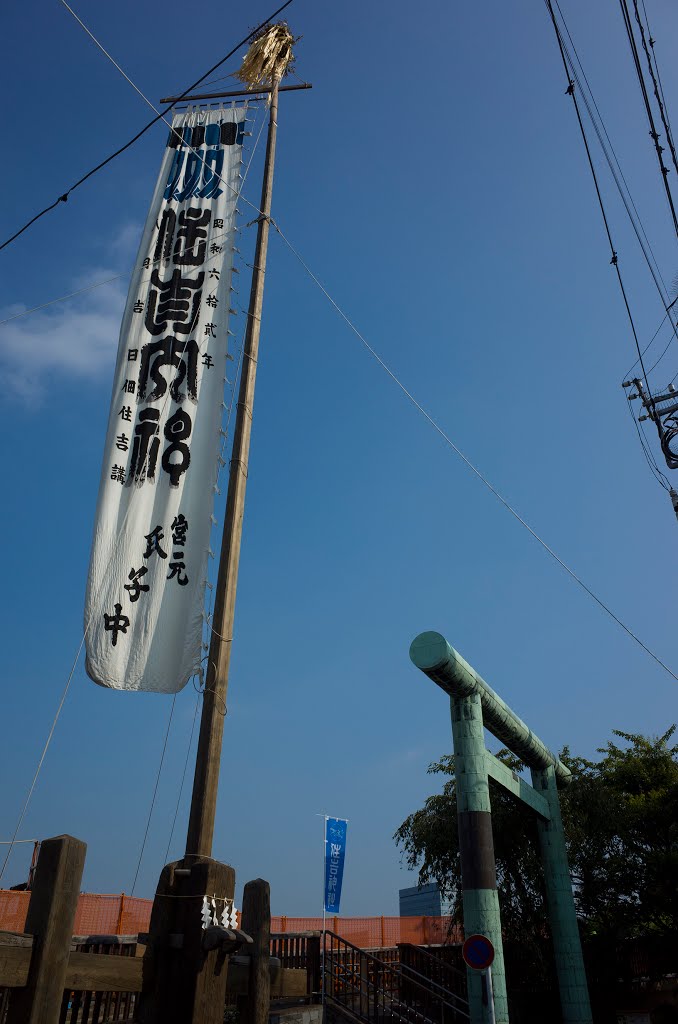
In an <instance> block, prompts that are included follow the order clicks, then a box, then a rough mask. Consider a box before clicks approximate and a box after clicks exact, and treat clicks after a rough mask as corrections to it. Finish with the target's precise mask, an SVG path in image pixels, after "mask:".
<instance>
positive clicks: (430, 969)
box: [398, 942, 468, 1001]
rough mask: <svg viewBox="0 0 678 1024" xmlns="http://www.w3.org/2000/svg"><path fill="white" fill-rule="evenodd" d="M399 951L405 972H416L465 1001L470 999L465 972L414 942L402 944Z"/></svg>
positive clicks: (399, 945)
mask: <svg viewBox="0 0 678 1024" xmlns="http://www.w3.org/2000/svg"><path fill="white" fill-rule="evenodd" d="M446 948H447V949H451V948H452V947H446ZM398 950H399V953H400V964H401V967H402V970H403V971H405V972H406V973H407V972H408V971H414V972H415V973H416V974H418V975H420V976H422V977H424V978H426V979H428V980H429V981H431V982H432V983H433V984H437V985H440V986H441V988H443V989H445V990H446V991H447V992H452V993H454V995H456V996H460V997H461V998H462V999H463V1000H464V1001H466V1000H467V999H468V993H467V984H466V971H465V970H461V969H460V968H459V967H455V966H454V964H451V963H449V961H448V960H445V959H443V957H441V956H439V955H437V954H436V953H433V952H431V950H430V949H425V948H423V947H422V946H416V945H415V944H414V943H412V942H400V943H399V944H398Z"/></svg>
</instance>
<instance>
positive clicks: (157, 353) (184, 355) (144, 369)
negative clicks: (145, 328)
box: [137, 336, 198, 403]
mask: <svg viewBox="0 0 678 1024" xmlns="http://www.w3.org/2000/svg"><path fill="white" fill-rule="evenodd" d="M164 366H168V367H174V369H175V370H176V372H174V371H172V372H171V378H170V395H171V396H172V399H173V400H174V401H175V402H179V403H181V402H183V401H184V399H185V398H186V395H185V393H184V392H183V391H182V390H181V388H182V386H183V384H184V382H185V383H186V391H187V392H188V394H189V397H190V398H192V399H193V400H194V401H195V400H196V399H197V397H198V344H197V342H195V341H180V340H179V339H178V338H173V337H171V336H169V337H167V338H163V339H162V341H149V342H148V344H147V345H144V347H143V348H142V350H141V369H140V371H139V390H138V392H137V401H139V402H142V401H147V402H155V401H157V400H158V399H159V398H162V397H163V396H164V394H165V392H166V391H167V381H166V380H165V377H164V375H163V372H162V368H163V367H164ZM149 380H150V381H152V383H153V385H154V387H153V388H152V390H151V393H150V394H149V395H148V398H147V397H146V389H147V387H148V383H149Z"/></svg>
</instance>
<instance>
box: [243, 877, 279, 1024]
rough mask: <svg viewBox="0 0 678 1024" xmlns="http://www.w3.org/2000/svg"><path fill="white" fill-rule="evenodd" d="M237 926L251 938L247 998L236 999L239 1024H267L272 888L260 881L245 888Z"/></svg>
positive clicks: (260, 879) (269, 991)
mask: <svg viewBox="0 0 678 1024" xmlns="http://www.w3.org/2000/svg"><path fill="white" fill-rule="evenodd" d="M240 923H241V926H242V929H243V931H244V932H247V934H248V935H251V936H252V940H253V942H252V945H251V946H249V947H248V953H249V956H250V973H249V984H248V989H247V996H245V997H241V998H239V999H238V1009H239V1010H240V1022H241V1024H268V1014H269V1009H270V1004H271V971H270V966H269V963H270V955H271V887H270V885H269V884H268V882H265V881H264V879H263V878H255V879H254V881H253V882H248V883H247V884H246V886H245V889H244V892H243V897H242V916H241V919H240Z"/></svg>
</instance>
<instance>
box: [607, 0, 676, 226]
mask: <svg viewBox="0 0 678 1024" xmlns="http://www.w3.org/2000/svg"><path fill="white" fill-rule="evenodd" d="M619 4H620V7H621V11H622V18H623V19H624V26H625V28H626V35H627V36H628V40H629V46H630V47H631V56H632V57H633V64H634V67H635V69H636V76H637V78H638V84H639V86H640V92H641V95H642V97H643V103H644V104H645V112H646V114H647V119H648V122H649V125H650V137H651V139H652V142H653V143H654V148H655V152H656V154H657V160H658V162H659V170H660V172H661V176H662V182H663V184H664V191H665V192H666V198H667V200H668V204H669V209H670V210H671V216H672V218H673V226H674V228H675V231H676V234H677V235H678V216H677V215H676V208H675V206H674V204H673V196H672V195H671V187H670V185H669V180H668V176H669V169H668V167H667V166H666V164H665V163H664V158H663V156H662V152H663V149H662V147H661V146H660V145H659V138H660V136H659V133H658V131H657V129H656V127H655V123H654V115H653V113H652V105H651V104H650V97H649V96H648V94H647V86H646V84H645V76H644V75H643V69H642V67H641V63H640V55H639V53H638V47H637V45H636V38H635V35H634V32H633V24H632V22H631V14H630V12H629V8H628V4H627V2H626V0H619Z"/></svg>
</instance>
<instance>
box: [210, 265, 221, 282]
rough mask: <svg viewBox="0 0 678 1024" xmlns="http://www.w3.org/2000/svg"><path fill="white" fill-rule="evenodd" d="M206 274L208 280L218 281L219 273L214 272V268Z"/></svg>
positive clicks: (217, 271) (218, 271)
mask: <svg viewBox="0 0 678 1024" xmlns="http://www.w3.org/2000/svg"><path fill="white" fill-rule="evenodd" d="M208 273H209V276H210V278H214V279H215V280H216V281H218V280H219V277H220V276H221V271H220V270H215V269H214V267H212V268H211V270H209V271H208Z"/></svg>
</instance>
